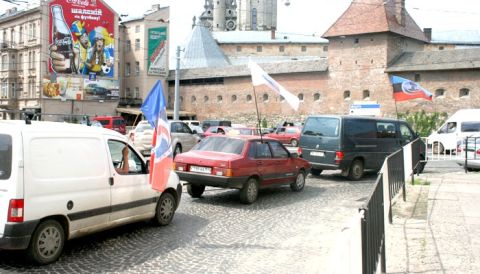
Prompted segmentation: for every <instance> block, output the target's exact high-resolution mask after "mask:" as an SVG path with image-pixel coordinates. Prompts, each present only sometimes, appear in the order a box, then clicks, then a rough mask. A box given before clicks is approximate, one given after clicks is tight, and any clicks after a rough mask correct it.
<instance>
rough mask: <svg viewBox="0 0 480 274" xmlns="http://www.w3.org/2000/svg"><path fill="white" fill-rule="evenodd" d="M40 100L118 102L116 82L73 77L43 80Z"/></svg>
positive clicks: (118, 95)
mask: <svg viewBox="0 0 480 274" xmlns="http://www.w3.org/2000/svg"><path fill="white" fill-rule="evenodd" d="M42 98H49V99H60V100H119V98H120V94H119V86H118V81H117V80H114V79H100V80H94V81H92V80H88V79H82V78H79V77H75V76H71V75H68V76H65V77H63V76H61V77H57V78H56V79H55V81H51V79H49V78H44V79H43V83H42Z"/></svg>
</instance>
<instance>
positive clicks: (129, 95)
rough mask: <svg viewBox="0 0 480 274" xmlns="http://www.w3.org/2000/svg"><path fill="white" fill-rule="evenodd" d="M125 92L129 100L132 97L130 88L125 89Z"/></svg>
mask: <svg viewBox="0 0 480 274" xmlns="http://www.w3.org/2000/svg"><path fill="white" fill-rule="evenodd" d="M125 92H126V93H127V98H131V97H132V93H131V92H130V88H126V89H125Z"/></svg>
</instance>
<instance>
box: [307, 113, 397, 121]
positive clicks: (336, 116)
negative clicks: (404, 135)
mask: <svg viewBox="0 0 480 274" xmlns="http://www.w3.org/2000/svg"><path fill="white" fill-rule="evenodd" d="M308 117H330V118H341V119H349V120H350V119H362V120H374V121H402V122H403V121H404V120H401V119H395V118H383V117H369V116H359V115H332V114H326V115H309V116H308ZM308 117H307V118H308Z"/></svg>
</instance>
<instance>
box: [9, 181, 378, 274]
mask: <svg viewBox="0 0 480 274" xmlns="http://www.w3.org/2000/svg"><path fill="white" fill-rule="evenodd" d="M375 179H376V174H375V173H373V174H368V175H367V176H366V178H365V179H364V180H362V181H358V182H349V181H345V179H344V178H343V177H341V176H340V174H339V172H337V171H335V172H333V171H331V172H324V173H323V174H322V175H321V176H319V177H312V176H309V177H308V178H307V183H306V186H305V189H304V190H303V191H302V192H298V193H295V192H292V191H291V190H290V187H289V186H285V187H277V188H272V189H266V190H262V191H261V192H260V194H259V197H258V200H257V201H256V202H255V203H254V204H252V205H243V204H241V203H240V201H239V198H238V191H236V190H223V189H215V188H207V190H206V191H205V193H204V197H202V198H200V199H193V198H191V197H190V196H189V195H188V194H187V193H186V191H185V193H184V195H183V197H182V202H181V204H180V207H179V209H178V210H177V212H176V215H175V217H174V219H173V222H172V223H171V224H170V225H169V226H167V227H155V226H153V225H151V224H150V223H148V222H140V223H135V224H130V225H126V226H123V227H120V228H116V229H111V230H108V231H104V232H101V233H97V234H94V235H91V236H87V237H83V238H80V239H74V240H72V241H68V242H67V243H66V246H65V250H64V253H63V255H62V256H61V257H60V260H59V261H58V262H56V263H54V264H51V265H48V266H41V267H39V266H31V265H28V264H26V263H25V262H24V260H23V254H22V253H21V252H11V251H9V252H7V251H0V272H2V273H3V272H29V273H30V272H49V273H104V272H109V273H112V272H121V273H145V272H148V273H150V272H158V273H253V272H255V273H272V272H276V273H311V272H317V271H318V272H324V271H325V270H327V269H328V268H329V252H330V251H331V250H332V248H333V247H334V246H335V242H336V240H337V237H338V234H339V233H340V231H341V228H342V227H343V226H344V225H345V224H346V223H347V222H348V220H349V219H350V218H351V216H352V215H353V214H354V213H356V212H358V208H359V207H360V206H361V205H362V204H363V203H364V202H365V201H366V199H367V198H368V196H369V195H370V193H371V191H372V190H373V185H374V181H375Z"/></svg>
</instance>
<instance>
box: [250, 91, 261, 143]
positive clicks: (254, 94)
mask: <svg viewBox="0 0 480 274" xmlns="http://www.w3.org/2000/svg"><path fill="white" fill-rule="evenodd" d="M252 87H253V98H254V100H255V108H256V109H257V120H258V129H259V131H260V132H259V133H260V140H261V142H262V143H263V137H262V125H261V124H260V113H259V112H258V104H257V93H256V92H255V86H254V85H252Z"/></svg>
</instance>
